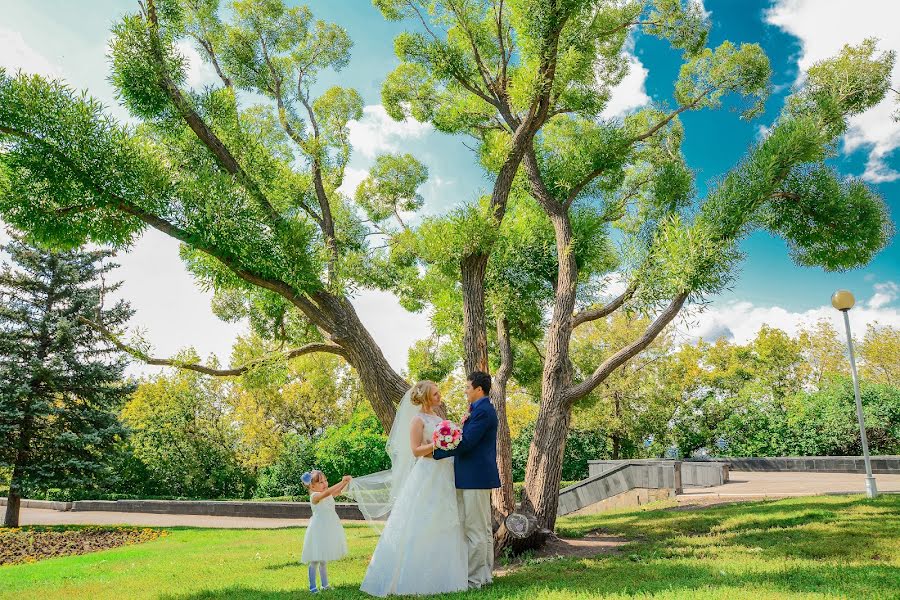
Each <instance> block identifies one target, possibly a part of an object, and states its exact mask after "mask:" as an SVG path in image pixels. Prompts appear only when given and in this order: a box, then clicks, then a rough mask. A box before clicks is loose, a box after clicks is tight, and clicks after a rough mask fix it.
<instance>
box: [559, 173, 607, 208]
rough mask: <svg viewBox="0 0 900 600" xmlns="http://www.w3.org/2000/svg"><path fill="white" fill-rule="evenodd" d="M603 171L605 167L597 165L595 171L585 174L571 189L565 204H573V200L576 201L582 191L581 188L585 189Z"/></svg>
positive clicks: (567, 205)
mask: <svg viewBox="0 0 900 600" xmlns="http://www.w3.org/2000/svg"><path fill="white" fill-rule="evenodd" d="M603 171H604V169H603V167H597V168H596V169H594V170H593V171H591V172H590V173H588V174H587V175H585V176H584V178H583V179H582V180H581V181H579V182H578V183H576V184H575V187H573V188H572V189H571V190H570V191H569V196H568V198H566V201H565V206H566V207H569V206H572V202H574V201H575V198H577V197H578V194H580V193H581V190H583V189H584V188H585V187H586V186H587V185H588V184H589V183H590V182H592V181H593V180H594V179H596V178H597V177H599V176H600V175H601V174H602V173H603Z"/></svg>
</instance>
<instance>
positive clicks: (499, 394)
mask: <svg viewBox="0 0 900 600" xmlns="http://www.w3.org/2000/svg"><path fill="white" fill-rule="evenodd" d="M497 345H498V346H499V350H500V368H498V369H497V374H496V375H495V376H494V383H493V385H492V387H491V401H492V402H493V403H494V408H496V410H497V471H498V472H499V473H500V487H499V488H497V489H495V490H493V491H492V492H491V501H492V502H491V504H492V506H493V512H494V519H495V521H496V522H497V523H499V525H500V527H499V529H498V530H497V532H496V534H495V538H494V550H495V552H499V551H501V550H502V549H503V548H504V547H506V546H507V545H508V543H509V541H510V540H509V534H508V532H507V530H506V525H505V521H506V517H507V516H508V515H510V514H511V513H512V512H513V511H515V509H516V497H515V492H514V490H513V476H512V439H511V436H510V433H509V419H508V417H507V414H506V385H507V383H508V382H509V377H510V374H511V373H512V367H513V363H512V361H513V355H512V346H511V344H510V341H509V322H508V321H507V320H506V318H504V317H498V319H497Z"/></svg>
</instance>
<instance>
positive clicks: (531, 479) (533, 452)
mask: <svg viewBox="0 0 900 600" xmlns="http://www.w3.org/2000/svg"><path fill="white" fill-rule="evenodd" d="M568 433H569V411H567V410H564V409H563V407H561V406H559V398H558V397H556V398H554V397H552V396H551V397H548V396H545V397H544V399H542V400H541V409H540V412H539V413H538V419H537V423H536V424H535V429H534V439H533V440H532V442H531V449H530V450H529V452H528V466H527V468H526V469H525V491H524V493H523V497H522V508H521V512H522V513H524V514H526V515H533V516H534V517H535V519H536V522H537V529H536V531H535V532H534V533H533V534H532V535H531V536H529V537H526V538H522V539H514V540H512V548H513V550H514V551H515V552H517V553H519V552H524V551H525V550H529V549H533V548H540V547H541V546H542V545H543V544H544V543H545V542H546V540H547V537H548V535H549V532H552V531H553V528H554V527H555V526H556V509H557V505H558V503H559V482H560V481H562V462H563V452H564V451H565V447H566V436H567V435H568Z"/></svg>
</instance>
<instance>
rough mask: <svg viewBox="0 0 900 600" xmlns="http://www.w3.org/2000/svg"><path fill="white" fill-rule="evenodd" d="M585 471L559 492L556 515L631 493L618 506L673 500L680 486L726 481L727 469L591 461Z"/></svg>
mask: <svg viewBox="0 0 900 600" xmlns="http://www.w3.org/2000/svg"><path fill="white" fill-rule="evenodd" d="M588 468H589V472H590V476H589V477H588V478H587V479H583V480H582V481H579V482H578V483H576V484H574V485H570V486H569V487H567V488H564V489H563V490H561V491H560V493H559V505H558V507H557V515H559V516H563V515H568V514H572V513H575V512H578V511H582V510H585V509H588V508H590V507H597V506H598V505H599V504H600V503H604V502H606V503H608V501H609V500H610V499H613V498H617V497H621V496H623V495H625V494H628V493H629V492H633V491H635V490H637V491H638V492H639V493H632V494H631V495H630V497H629V498H628V499H626V501H625V502H624V503H623V504H621V505H623V506H625V505H629V504H638V503H641V499H643V501H644V502H647V501H650V500H659V499H662V498H665V497H674V496H675V495H677V494H680V493H681V491H682V488H683V487H684V486H713V485H722V484H724V483H725V482H726V481H728V465H727V464H725V463H720V462H703V463H685V462H681V461H676V460H655V459H648V460H595V461H590V462H589V463H588ZM661 492H662V493H661ZM629 501H630V502H629Z"/></svg>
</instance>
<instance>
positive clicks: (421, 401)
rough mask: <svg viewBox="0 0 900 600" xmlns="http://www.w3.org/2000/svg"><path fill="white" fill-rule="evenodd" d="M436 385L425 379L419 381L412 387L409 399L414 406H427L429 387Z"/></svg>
mask: <svg viewBox="0 0 900 600" xmlns="http://www.w3.org/2000/svg"><path fill="white" fill-rule="evenodd" d="M432 387H437V384H435V383H434V382H433V381H428V380H427V379H426V380H424V381H420V382H419V383H417V384H416V385H414V386H413V388H412V393H411V394H410V395H409V399H410V401H411V402H412V403H413V404H415V405H416V406H425V407H427V406H428V404H429V401H430V400H431V388H432Z"/></svg>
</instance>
